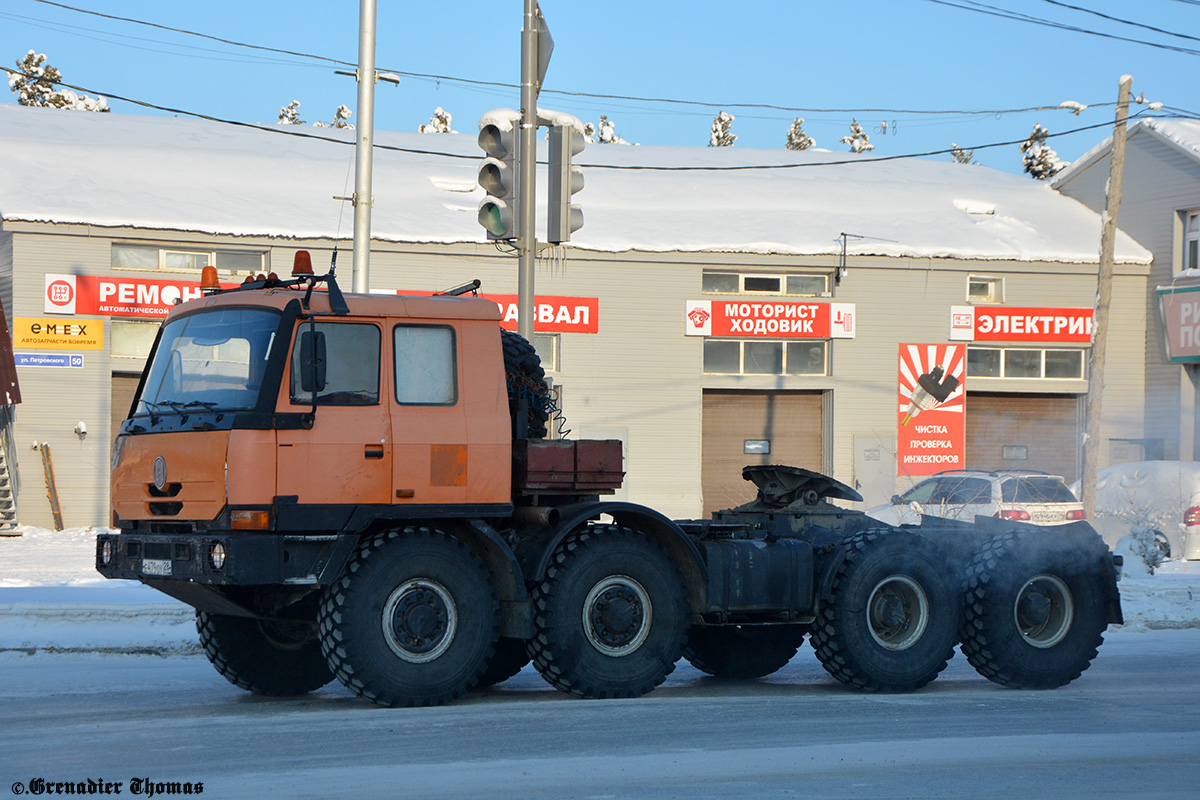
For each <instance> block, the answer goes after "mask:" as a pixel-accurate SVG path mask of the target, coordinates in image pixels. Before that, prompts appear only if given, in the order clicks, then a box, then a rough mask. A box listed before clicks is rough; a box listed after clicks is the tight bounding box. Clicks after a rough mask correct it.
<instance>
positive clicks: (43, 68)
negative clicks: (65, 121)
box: [8, 50, 109, 112]
mask: <svg viewBox="0 0 1200 800" xmlns="http://www.w3.org/2000/svg"><path fill="white" fill-rule="evenodd" d="M16 64H17V69H18V70H20V73H11V74H10V75H9V77H8V88H9V89H11V90H12V92H13V94H15V95H16V96H17V103H18V104H19V105H23V106H38V107H41V108H65V109H67V110H69V111H102V112H103V111H108V110H109V108H108V101H107V100H105V99H104V98H103V97H95V98H93V97H88V96H87V95H85V94H84V95H78V94H75V93H74V92H73V91H71V90H70V89H55V88H54V85H55V84H57V83H61V82H62V73H60V72H59V71H58V70H57V69H55V68H54V67H52V66H50V65H49V64H47V63H46V54H45V53H35V52H34V51H33V50H30V51H29V52H28V53H26V54H25V57H24V58H23V59H21V60H20V61H17V62H16Z"/></svg>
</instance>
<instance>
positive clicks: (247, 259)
mask: <svg viewBox="0 0 1200 800" xmlns="http://www.w3.org/2000/svg"><path fill="white" fill-rule="evenodd" d="M264 256H265V253H262V252H252V251H246V250H206V249H200V248H195V249H193V248H185V247H157V246H155V245H140V244H113V246H112V258H111V266H113V267H115V268H118V269H159V270H169V271H172V272H191V271H199V270H201V269H203V268H205V267H208V266H215V267H216V268H217V271H218V272H225V273H235V272H246V273H250V272H262V271H263V265H264V260H265V259H264Z"/></svg>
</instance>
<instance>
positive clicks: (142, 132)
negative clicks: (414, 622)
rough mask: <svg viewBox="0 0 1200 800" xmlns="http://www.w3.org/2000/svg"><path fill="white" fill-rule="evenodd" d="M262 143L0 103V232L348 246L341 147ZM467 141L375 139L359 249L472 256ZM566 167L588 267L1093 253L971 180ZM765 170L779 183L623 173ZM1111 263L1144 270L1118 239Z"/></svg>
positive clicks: (474, 192)
mask: <svg viewBox="0 0 1200 800" xmlns="http://www.w3.org/2000/svg"><path fill="white" fill-rule="evenodd" d="M263 127H266V128H270V129H271V130H267V131H264V130H259V129H255V128H252V127H239V126H234V125H228V124H222V123H217V122H209V121H204V120H193V119H180V118H174V117H153V116H133V115H122V114H94V113H85V112H65V111H58V110H51V109H41V108H26V107H22V106H16V105H10V104H0V175H2V176H3V180H0V220H12V221H16V220H20V221H45V222H59V223H80V224H89V225H97V226H131V227H137V228H149V229H166V230H186V231H199V232H205V233H212V234H232V235H254V236H281V237H298V238H333V237H340V238H343V239H346V238H350V237H351V235H352V230H353V222H352V217H353V214H352V209H351V208H350V206H349V204H348V203H347V204H345V205H344V207H343V204H342V202H341V201H337V200H334V199H332V198H333V197H334V196H335V195H337V196H348V195H350V194H352V193H353V191H354V184H353V176H354V166H353V165H354V148H353V146H351V145H352V144H353V141H354V131H351V130H337V129H329V128H326V129H317V128H312V127H298V126H276V125H265V126H263ZM285 133H303V134H305V136H304V137H299V136H288V135H283V134H285ZM475 138H476V137H475V136H474V135H467V134H462V135H457V134H438V135H431V134H419V133H389V132H384V131H377V132H376V136H375V142H376V144H377V147H376V150H375V156H374V173H373V175H374V177H373V181H374V185H373V188H374V195H375V205H374V210H373V213H372V234H373V236H374V237H375V238H376V239H379V240H385V241H396V242H435V243H455V242H482V241H484V240H485V237H484V233H483V229H482V228H481V227H480V226H479V224H478V222H477V220H476V214H477V208H478V205H479V201H480V200H481V199H482V198H483V191H482V190H481V189H479V188H478V187H477V186H476V175H477V170H478V166H479V163H480V160H481V158H482V153H481V151H480V150H479V148H478V146H477V144H476V141H475ZM544 147H545V146H544V144H543V145H542V147H540V148H539V149H540V150H541V151H542V152H543V153H545V149H544ZM388 148H403V149H404V151H398V150H394V149H388ZM543 160H544V156H543ZM845 161H852V162H853V163H850V164H844V163H843V164H832V163H830V162H845ZM576 163H579V164H581V165H583V166H584V173H585V179H586V187H585V189H584V190H583V191H582V192H580V193H579V194H578V195H576V198H577V202H579V204H580V205H581V206H582V207H583V209H584V215H585V217H586V225H585V226H584V227H583V229H582V230H580V231H578V232H576V233H575V234H574V235H573V236H572V240H571V244H572V245H573V246H575V247H578V248H583V249H588V250H596V251H606V252H620V251H626V250H640V251H650V252H669V251H692V252H694V251H732V252H750V253H781V254H798V255H835V254H837V253H839V252H840V250H841V240H840V239H839V238H838V237H839V236H840V234H841V233H843V232H846V233H851V234H856V235H859V236H863V237H869V238H863V239H854V238H851V239H850V240H849V252H851V253H853V254H856V255H866V254H878V255H886V256H902V257H952V258H964V259H1008V260H1018V261H1054V262H1069V263H1095V262H1096V260H1097V252H1098V249H1099V241H1100V218H1099V216H1098V215H1097V214H1095V213H1094V212H1092V211H1090V210H1088V209H1087V208H1086V207H1084V206H1083V205H1082V204H1081V203H1078V202H1077V201H1075V200H1073V199H1070V198H1068V197H1065V196H1063V195H1060V194H1059V193H1058V192H1056V191H1054V190H1053V189H1051V188H1050V187H1049V186H1047V185H1045V184H1043V183H1040V182H1036V181H1033V180H1031V179H1029V178H1028V177H1022V176H1017V175H1010V174H1008V173H1003V172H998V171H996V170H991V169H988V168H986V167H981V166H964V165H961V164H954V163H951V162H942V161H931V160H923V159H905V160H897V161H884V160H876V159H873V158H871V157H870V156H854V155H851V154H848V153H828V152H824V153H813V152H805V151H801V152H796V151H789V150H784V149H779V150H748V149H741V148H731V147H724V148H710V147H653V146H641V147H623V146H620V145H603V146H600V145H594V146H591V147H589V148H588V149H587V150H586V151H584V152H583V153H582V154H581V155H579V156H577V157H576ZM763 164H770V165H775V166H777V167H779V168H777V169H752V170H731V171H722V172H715V171H694V170H693V171H684V170H648V169H635V167H647V166H656V167H676V168H678V167H704V166H722V167H737V166H751V165H763ZM614 167H624V168H620V169H618V168H614ZM542 170H543V171H544V167H543V168H542ZM538 183H539V186H541V187H544V186H545V183H544V177H543V178H539V182H538ZM539 195H542V197H541V198H540V199H541V201H542V202H544V195H545V191H544V189H543V190H542V191H540V192H539ZM538 218H539V227H540V226H541V225H542V224H543V223H542V222H541V220H543V219H544V213H541V212H539V214H538ZM1117 257H1118V260H1120V261H1122V262H1125V263H1138V264H1148V263H1149V262H1150V259H1151V254H1150V252H1149V251H1147V250H1145V249H1144V248H1142V247H1141V246H1140V245H1138V244H1137V243H1135V242H1134V241H1133V240H1132V239H1130V238H1128V237H1127V236H1124V235H1123V234H1122V235H1121V236H1120V237H1119V239H1118V243H1117Z"/></svg>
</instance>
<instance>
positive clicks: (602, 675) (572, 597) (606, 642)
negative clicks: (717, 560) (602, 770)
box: [530, 526, 688, 698]
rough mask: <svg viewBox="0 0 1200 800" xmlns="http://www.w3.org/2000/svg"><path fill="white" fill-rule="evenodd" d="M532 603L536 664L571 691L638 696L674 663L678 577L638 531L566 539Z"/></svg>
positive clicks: (680, 633) (678, 641)
mask: <svg viewBox="0 0 1200 800" xmlns="http://www.w3.org/2000/svg"><path fill="white" fill-rule="evenodd" d="M533 600H534V631H535V635H534V638H533V639H532V641H531V642H530V652H531V653H532V655H533V664H534V666H535V667H536V668H537V670H538V672H539V673H541V675H542V677H543V678H545V679H546V681H547V682H549V683H550V684H551V685H552V686H554V687H555V688H556V689H559V690H561V691H564V692H567V693H568V694H573V695H576V696H578V697H588V698H596V697H638V696H640V695H643V694H645V693H646V692H649V691H650V690H651V689H653V688H654V687H655V686H658V685H659V684H660V683H662V682H663V680H664V679H665V678H666V677H667V675H668V674H670V672H671V670H673V669H674V668H675V662H676V661H678V660H679V655H680V651H681V649H682V648H683V640H684V636H685V634H686V633H687V614H688V606H687V599H686V598H685V596H684V586H683V578H682V577H681V576H680V574H679V570H678V569H677V568H676V567H675V564H674V562H673V561H671V558H670V556H668V555H667V553H666V551H664V550H663V549H662V548H661V547H659V546H658V544H656V543H655V542H654V541H652V540H651V539H649V538H647V537H646V536H644V535H642V534H640V533H637V532H636V531H632V530H629V529H628V528H620V527H616V526H596V527H593V528H590V529H588V530H585V531H580V532H578V533H573V534H571V535H570V536H568V537H567V539H566V540H565V541H564V542H563V543H562V544H561V545H560V546H559V548H558V550H557V551H556V552H555V554H554V559H553V560H552V562H551V564H550V568H549V569H548V570H547V572H546V579H545V580H544V581H543V582H542V584H541V586H539V587H537V589H535V591H534V595H533Z"/></svg>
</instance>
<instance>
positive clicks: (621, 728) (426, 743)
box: [0, 629, 1200, 800]
mask: <svg viewBox="0 0 1200 800" xmlns="http://www.w3.org/2000/svg"><path fill="white" fill-rule="evenodd" d="M0 676H2V679H0V709H2V711H0V719H2V720H3V725H2V728H0V779H2V780H4V781H8V783H7V784H5V783H0V787H3V786H8V785H11V784H12V783H13V782H17V781H20V782H22V783H23V784H26V785H27V784H28V783H29V781H31V779H33V778H35V777H42V778H44V779H46V780H47V781H86V780H87V779H88V778H92V779H93V780H96V779H103V780H105V781H123V782H124V783H125V790H124V792H123V793H124V794H126V795H128V794H129V788H130V784H129V782H130V780H131V779H132V778H135V777H141V778H149V779H150V780H152V781H180V782H197V781H200V782H203V784H204V787H203V789H204V795H206V796H209V797H218V798H226V797H264V796H265V797H272V796H286V797H295V798H332V797H397V798H401V797H403V798H443V797H496V798H521V799H522V800H527V799H528V798H587V797H605V798H607V797H616V798H625V797H646V798H667V797H687V798H705V797H755V798H761V797H773V796H785V797H786V796H812V797H920V798H927V797H928V798H941V797H947V798H950V797H953V798H961V797H1014V798H1044V797H1056V798H1057V797H1089V798H1094V797H1108V796H1128V797H1134V796H1136V797H1139V798H1150V797H1179V798H1185V797H1186V798H1193V797H1196V796H1198V794H1200V630H1195V629H1193V630H1177V631H1151V632H1144V633H1129V632H1120V633H1115V634H1110V635H1109V636H1108V641H1107V642H1106V643H1105V645H1104V647H1103V648H1102V649H1101V653H1100V656H1099V658H1098V659H1097V661H1096V662H1095V664H1094V665H1093V667H1092V669H1091V670H1089V671H1088V672H1087V673H1085V674H1084V676H1083V677H1082V678H1081V679H1080V680H1079V681H1077V682H1076V683H1074V684H1072V685H1071V686H1069V687H1066V688H1064V689H1060V690H1057V691H1051V692H1026V691H1011V690H1005V689H1001V688H999V687H996V686H994V685H992V684H991V683H988V682H987V681H985V680H983V679H982V678H980V677H978V676H977V675H976V674H975V672H974V671H973V670H972V669H971V668H970V666H969V665H968V664H967V663H966V660H965V659H964V658H963V657H962V656H961V654H960V655H956V657H955V659H954V660H953V661H952V662H951V664H950V667H949V669H948V670H947V671H946V673H944V674H943V676H942V677H941V678H940V679H939V680H938V681H936V682H935V683H934V684H932V685H931V686H929V687H927V688H926V689H925V690H923V691H921V692H918V693H916V694H913V695H901V696H895V695H890V696H871V695H861V694H855V693H852V692H849V691H847V690H845V689H843V688H842V687H841V686H840V685H838V684H836V683H834V682H833V681H832V680H831V679H829V677H828V676H827V675H826V674H825V672H824V671H823V670H821V668H820V667H819V666H818V665H817V662H816V659H815V658H814V657H813V655H812V652H811V650H809V649H808V648H807V646H806V647H805V649H804V650H802V651H801V653H800V655H799V656H797V658H795V659H794V660H793V661H792V663H791V664H789V665H788V666H787V667H786V668H785V669H784V670H783V671H781V672H780V673H777V675H776V676H773V678H772V679H770V680H767V681H758V682H752V683H749V684H737V683H727V682H722V681H716V680H713V679H710V678H705V677H703V676H701V674H700V673H698V672H696V671H695V670H693V669H692V668H691V667H690V666H688V665H687V664H686V662H681V664H680V666H679V668H678V669H677V670H676V671H675V673H674V674H672V675H671V676H670V677H669V678H668V682H667V684H666V685H665V686H664V687H663V688H661V689H659V690H658V691H656V692H654V693H653V694H651V695H649V696H647V697H644V698H640V699H636V700H620V701H590V702H587V701H579V700H574V699H571V698H567V697H565V696H563V695H560V694H558V693H556V692H554V691H553V690H552V689H550V688H549V687H548V686H547V685H546V684H545V683H544V682H543V681H542V680H541V678H540V677H539V676H538V675H537V674H536V673H535V672H534V671H533V670H532V669H530V668H526V670H525V671H524V672H522V673H521V674H520V675H518V676H517V677H516V678H514V679H513V680H512V681H510V682H508V683H507V684H504V685H503V686H502V687H500V688H496V689H491V690H487V691H484V692H480V693H476V694H473V695H471V696H470V697H468V698H467V699H466V700H465V701H460V702H458V703H456V704H453V705H450V706H446V707H441V708H433V709H409V710H385V709H379V708H375V707H373V706H371V705H369V704H367V703H365V702H363V701H360V700H357V699H355V698H354V697H352V696H351V695H350V694H349V693H348V692H346V691H345V690H343V689H342V688H341V687H340V686H339V685H337V684H336V683H335V684H333V685H332V686H330V687H326V688H325V689H323V690H322V691H320V692H318V693H316V694H314V695H311V696H309V697H306V698H302V699H295V700H272V699H263V698H257V697H254V696H251V695H247V694H245V693H243V692H241V691H239V690H237V689H235V688H234V687H232V686H230V685H229V684H227V683H225V681H224V680H222V679H221V678H220V677H219V676H218V675H217V674H216V673H215V672H214V671H213V670H212V668H211V667H210V666H209V664H208V662H207V661H206V660H205V659H204V658H203V657H197V656H174V657H169V658H162V657H155V656H131V655H97V654H86V653H80V654H58V655H55V654H46V653H38V654H36V655H32V656H30V655H25V654H21V653H17V652H8V653H4V654H0ZM2 790H3V789H0V791H2Z"/></svg>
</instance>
